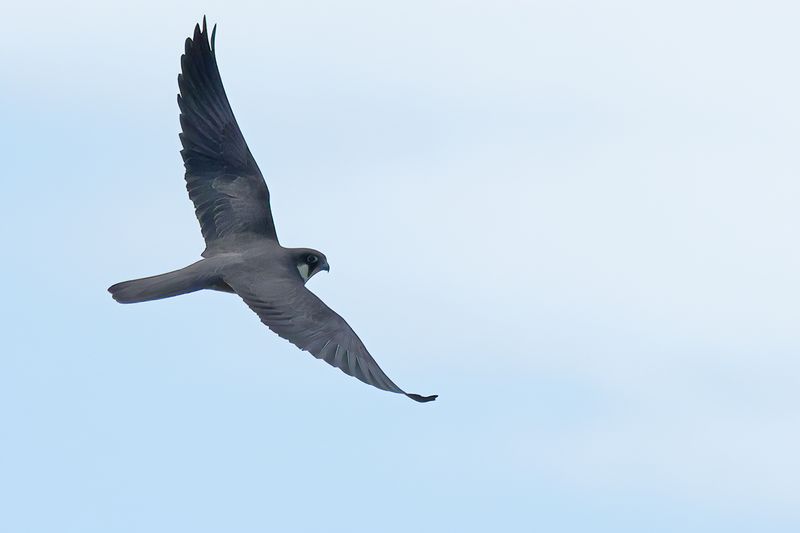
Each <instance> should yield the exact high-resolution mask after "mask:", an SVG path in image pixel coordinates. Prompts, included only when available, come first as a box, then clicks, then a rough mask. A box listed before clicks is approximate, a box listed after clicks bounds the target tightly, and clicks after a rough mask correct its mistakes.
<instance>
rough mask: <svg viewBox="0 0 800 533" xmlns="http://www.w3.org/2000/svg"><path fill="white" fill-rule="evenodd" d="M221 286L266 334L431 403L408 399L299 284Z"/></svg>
mask: <svg viewBox="0 0 800 533" xmlns="http://www.w3.org/2000/svg"><path fill="white" fill-rule="evenodd" d="M225 282H226V283H227V284H228V285H230V286H231V287H232V288H233V290H234V291H235V292H236V293H237V294H238V295H239V296H241V297H242V299H243V300H244V301H245V303H246V304H247V305H248V306H250V309H252V310H253V311H255V312H256V314H257V315H258V316H259V318H261V321H262V322H263V323H264V324H266V325H267V326H268V327H269V329H271V330H272V331H274V332H275V333H277V334H278V335H280V336H281V337H283V338H284V339H286V340H288V341H290V342H291V343H292V344H294V345H295V346H297V347H298V348H300V349H301V350H305V351H307V352H310V353H311V354H312V355H313V356H314V357H316V358H317V359H322V360H324V361H325V362H326V363H328V364H330V365H332V366H335V367H337V368H339V369H341V370H342V372H344V373H345V374H347V375H349V376H353V377H356V378H358V379H360V380H361V381H363V382H364V383H367V384H368V385H372V386H373V387H377V388H379V389H381V390H385V391H389V392H397V393H399V394H405V395H406V396H408V397H409V398H411V399H412V400H416V401H418V402H430V401H433V400H435V399H436V395H433V396H420V395H419V394H411V393H407V392H405V391H404V390H403V389H401V388H400V387H398V386H397V385H395V384H394V382H392V380H391V379H389V377H388V376H387V375H386V374H384V373H383V370H381V368H380V367H379V366H378V363H376V362H375V359H373V358H372V356H371V355H370V354H369V352H368V351H367V349H366V347H365V346H364V343H363V342H361V339H359V338H358V335H356V333H355V332H354V331H353V329H352V328H351V327H350V326H349V325H348V324H347V322H345V321H344V319H343V318H342V317H341V316H339V315H338V314H336V313H335V312H334V311H333V310H332V309H331V308H330V307H328V306H327V305H325V303H324V302H323V301H322V300H320V299H319V298H318V297H317V296H316V295H315V294H314V293H312V292H311V291H309V290H308V289H306V287H305V285H303V284H302V283H301V282H300V281H299V280H298V281H297V282H296V283H294V282H292V283H288V282H284V283H275V282H274V281H269V280H262V279H259V278H256V277H255V276H251V275H248V274H233V275H230V276H228V275H226V276H225Z"/></svg>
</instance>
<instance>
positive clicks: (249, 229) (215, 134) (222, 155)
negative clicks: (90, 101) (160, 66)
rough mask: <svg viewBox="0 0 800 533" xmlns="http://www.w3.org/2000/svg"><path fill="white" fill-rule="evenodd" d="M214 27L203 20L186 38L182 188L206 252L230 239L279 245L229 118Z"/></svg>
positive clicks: (259, 182)
mask: <svg viewBox="0 0 800 533" xmlns="http://www.w3.org/2000/svg"><path fill="white" fill-rule="evenodd" d="M215 34H216V27H214V31H213V33H212V36H211V41H210V42H209V39H208V29H207V27H206V20H205V18H203V27H202V29H201V28H200V26H199V25H197V26H195V30H194V35H193V36H192V37H190V38H188V39H186V44H185V52H184V54H183V56H181V73H180V74H179V75H178V87H179V88H180V94H178V107H179V108H180V111H181V115H180V123H181V130H182V131H181V134H180V140H181V144H182V146H183V150H181V156H182V157H183V163H184V166H185V168H186V175H185V177H186V189H187V191H188V192H189V197H190V198H191V199H192V202H193V203H194V206H195V213H196V214H197V219H198V221H199V222H200V228H201V230H202V232H203V237H204V238H205V240H206V247H207V248H206V249H207V251H208V249H209V248H212V247H213V246H214V245H215V244H217V243H218V242H219V241H222V240H225V239H231V238H234V239H235V238H241V237H243V236H244V237H249V238H253V237H255V238H267V239H272V240H275V241H277V240H278V237H277V234H276V232H275V224H274V222H273V220H272V212H271V210H270V206H269V190H268V189H267V184H266V183H265V182H264V177H263V176H262V175H261V171H260V170H259V168H258V165H257V164H256V161H255V159H254V158H253V155H252V154H251V153H250V149H249V148H248V147H247V143H246V142H245V140H244V136H243V135H242V132H241V130H240V129H239V125H238V124H237V122H236V118H235V117H234V116H233V111H232V110H231V106H230V103H229V102H228V97H227V96H226V94H225V88H224V87H223V85H222V78H221V77H220V74H219V68H218V67H217V59H216V52H215V46H214V40H215Z"/></svg>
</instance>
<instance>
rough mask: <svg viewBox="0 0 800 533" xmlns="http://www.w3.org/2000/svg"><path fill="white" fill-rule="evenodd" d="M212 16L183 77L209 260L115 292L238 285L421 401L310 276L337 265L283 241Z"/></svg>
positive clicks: (252, 303)
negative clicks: (235, 105) (220, 58)
mask: <svg viewBox="0 0 800 533" xmlns="http://www.w3.org/2000/svg"><path fill="white" fill-rule="evenodd" d="M215 35H216V26H215V27H214V30H213V31H212V34H211V39H210V40H209V38H208V31H207V28H206V20H205V17H204V18H203V27H202V29H201V28H200V26H199V25H197V26H195V30H194V36H193V37H192V38H189V39H186V47H185V53H184V55H183V56H181V74H179V75H178V86H179V88H180V94H179V95H178V106H179V107H180V110H181V115H180V122H181V129H182V133H181V134H180V139H181V144H182V145H183V150H181V155H182V156H183V162H184V166H185V168H186V174H185V177H186V189H187V190H188V191H189V197H190V198H191V199H192V202H193V203H194V207H195V213H196V215H197V219H198V221H199V222H200V228H201V230H202V232H203V238H204V239H205V241H206V249H205V251H204V252H203V254H202V256H203V259H202V260H200V261H198V262H196V263H194V264H192V265H189V266H188V267H186V268H183V269H181V270H177V271H175V272H169V273H167V274H161V275H158V276H152V277H149V278H143V279H137V280H132V281H125V282H122V283H117V284H116V285H113V286H111V287H110V288H109V289H108V290H109V292H111V295H112V296H113V298H114V299H115V300H116V301H118V302H120V303H135V302H144V301H149V300H157V299H160V298H169V297H171V296H178V295H180V294H186V293H189V292H194V291H198V290H201V289H211V290H219V291H225V292H234V293H236V294H238V295H239V296H240V297H241V298H242V299H243V300H244V301H245V303H247V305H248V306H249V307H250V308H251V309H252V310H253V311H255V312H256V314H257V315H258V316H259V318H260V319H261V321H262V322H263V323H264V324H265V325H266V326H267V327H269V328H270V329H271V330H272V331H274V332H275V333H277V334H278V335H280V336H281V337H283V338H284V339H287V340H288V341H290V342H291V343H292V344H294V345H295V346H297V347H298V348H300V349H302V350H306V351H308V352H310V353H311V354H313V355H314V357H316V358H318V359H323V360H324V361H326V362H327V363H328V364H330V365H333V366H335V367H337V368H340V369H341V370H342V371H343V372H345V373H346V374H348V375H350V376H354V377H356V378H358V379H360V380H361V381H363V382H364V383H367V384H369V385H372V386H374V387H377V388H379V389H382V390H385V391H390V392H396V393H400V394H405V395H406V396H408V397H409V398H411V399H413V400H416V401H418V402H429V401H432V400H435V399H436V396H435V395H434V396H420V395H418V394H410V393H406V392H404V391H403V390H402V389H401V388H400V387H398V386H397V385H395V384H394V382H392V380H391V379H389V377H388V376H387V375H386V374H384V372H383V370H381V368H380V367H379V366H378V364H377V363H376V362H375V360H374V359H373V358H372V356H371V355H370V354H369V352H368V351H367V349H366V347H365V346H364V343H363V342H361V339H359V338H358V336H357V335H356V334H355V332H354V331H353V329H352V328H351V327H350V326H349V325H348V324H347V322H345V320H344V319H343V318H342V317H340V316H339V315H338V314H336V313H335V312H334V311H333V310H331V309H330V308H329V307H328V306H327V305H325V303H324V302H323V301H322V300H320V299H319V298H317V296H316V295H314V293H312V292H311V291H309V290H308V289H307V288H306V287H305V283H306V282H307V281H308V280H309V279H311V277H312V276H314V275H315V274H316V273H317V272H320V271H322V270H326V271H327V270H329V267H328V262H327V259H326V258H325V255H324V254H322V253H321V252H318V251H316V250H312V249H310V248H284V247H283V246H281V245H280V243H279V242H278V236H277V234H276V232H275V223H274V222H273V220H272V212H271V210H270V204H269V201H270V198H269V190H268V189H267V184H266V183H265V182H264V177H263V176H262V175H261V171H260V170H259V169H258V165H257V164H256V161H255V159H254V158H253V155H252V154H251V153H250V149H249V148H248V147H247V143H246V142H245V140H244V136H243V135H242V132H241V130H240V129H239V125H238V124H237V123H236V118H235V117H234V116H233V111H232V110H231V106H230V103H229V102H228V97H227V96H226V95H225V89H224V87H223V86H222V78H221V77H220V75H219V69H218V67H217V60H216V54H215V48H214V40H215Z"/></svg>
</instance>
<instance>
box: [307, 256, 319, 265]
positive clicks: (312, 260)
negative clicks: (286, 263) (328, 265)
mask: <svg viewBox="0 0 800 533" xmlns="http://www.w3.org/2000/svg"><path fill="white" fill-rule="evenodd" d="M317 261H319V259H318V258H317V256H316V255H309V256H308V257H306V263H308V264H309V265H313V264H314V263H316V262H317Z"/></svg>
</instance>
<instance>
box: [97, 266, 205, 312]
mask: <svg viewBox="0 0 800 533" xmlns="http://www.w3.org/2000/svg"><path fill="white" fill-rule="evenodd" d="M201 262H202V261H201ZM195 265H198V263H195ZM195 265H191V266H188V267H186V268H183V269H181V270H176V271H174V272H167V273H166V274H159V275H158V276H150V277H148V278H141V279H134V280H130V281H123V282H121V283H117V284H115V285H112V286H111V287H109V288H108V292H110V293H111V297H112V298H114V299H115V300H116V301H118V302H119V303H121V304H132V303H138V302H147V301H150V300H160V299H161V298H170V297H172V296H178V295H180V294H187V293H190V292H194V291H199V290H200V289H204V288H206V287H208V286H209V283H213V280H211V279H210V278H209V277H208V276H206V275H203V274H202V271H201V270H202V269H198V268H194V267H195Z"/></svg>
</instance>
